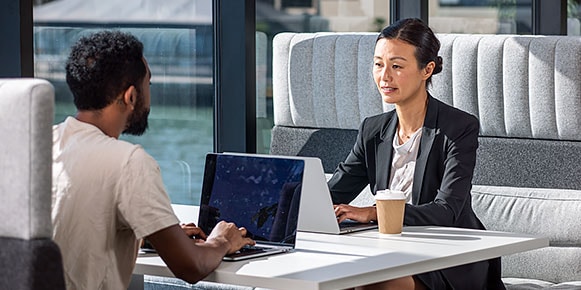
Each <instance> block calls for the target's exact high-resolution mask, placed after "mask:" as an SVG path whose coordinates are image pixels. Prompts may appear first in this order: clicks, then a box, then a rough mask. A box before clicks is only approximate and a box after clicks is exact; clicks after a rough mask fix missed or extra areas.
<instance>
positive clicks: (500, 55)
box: [271, 33, 581, 289]
mask: <svg viewBox="0 0 581 290" xmlns="http://www.w3.org/2000/svg"><path fill="white" fill-rule="evenodd" d="M376 35H377V34H376V33H282V34H279V35H277V36H276V37H275V39H274V41H273V46H274V47H273V49H274V52H273V97H274V116H275V126H274V128H273V132H272V144H271V153H272V154H281V155H302V156H317V157H320V158H321V159H322V161H323V166H324V168H325V171H326V172H327V173H332V172H333V170H334V169H335V167H336V166H337V164H338V163H339V162H340V161H342V160H344V158H345V157H346V156H347V154H348V152H349V150H350V149H351V147H352V145H353V144H354V142H355V137H356V134H357V128H358V125H359V123H360V122H361V121H362V120H363V118H365V117H367V116H370V115H374V114H379V113H381V112H384V111H386V110H390V109H392V107H391V106H389V105H385V104H383V103H382V101H381V97H380V95H379V93H378V91H377V89H376V87H375V84H374V83H373V80H372V76H371V68H372V58H373V47H374V45H375V38H376ZM438 38H439V39H440V41H441V44H442V47H441V50H440V55H441V56H442V58H443V60H444V69H443V71H442V72H441V73H440V74H438V75H435V76H434V77H433V86H432V87H431V88H429V90H430V92H431V94H432V95H433V96H434V97H436V98H438V99H439V100H441V101H444V102H446V103H448V104H451V105H453V106H455V107H458V108H460V109H463V110H465V111H467V112H470V113H472V114H474V115H475V116H477V117H478V118H479V120H480V125H481V129H480V137H479V143H480V147H479V149H478V156H477V166H476V169H475V176H474V180H473V184H474V186H473V189H472V199H473V207H474V210H475V211H476V213H477V215H478V216H479V218H480V219H481V220H482V222H483V223H484V224H485V225H486V227H487V228H488V229H490V230H501V231H510V232H520V233H531V234H540V235H544V236H547V237H549V239H550V246H549V247H547V248H542V249H538V250H533V251H528V252H524V253H519V254H515V255H510V256H505V257H502V267H503V273H502V274H503V281H504V282H505V284H506V286H507V288H508V289H542V288H550V289H581V38H580V37H566V36H551V37H544V36H515V35H457V34H439V35H438ZM364 195H367V197H365V196H364ZM361 196H363V197H361V198H358V200H357V202H359V203H360V202H366V201H367V202H369V192H364V193H362V194H361Z"/></svg>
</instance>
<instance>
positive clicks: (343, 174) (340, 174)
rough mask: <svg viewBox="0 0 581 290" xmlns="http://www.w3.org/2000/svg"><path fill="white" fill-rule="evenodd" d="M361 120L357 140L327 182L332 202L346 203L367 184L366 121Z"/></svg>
mask: <svg viewBox="0 0 581 290" xmlns="http://www.w3.org/2000/svg"><path fill="white" fill-rule="evenodd" d="M367 120H368V119H365V120H363V122H361V125H360V126H359V131H358V133H357V140H356V142H355V145H353V148H352V149H351V151H350V152H349V155H348V156H347V158H346V159H345V161H343V162H341V163H340V164H339V165H338V166H337V169H335V172H334V173H333V176H332V177H331V179H329V181H328V182H327V185H328V186H329V191H330V192H331V198H332V200H333V204H341V203H343V204H347V203H349V202H351V201H352V200H354V199H355V198H356V197H357V195H359V193H360V192H361V191H362V190H363V188H365V186H367V184H369V178H368V175H367V165H366V162H365V148H364V144H365V139H367V138H366V137H365V136H367V135H368V134H367V133H366V132H365V131H366V126H365V124H366V122H367Z"/></svg>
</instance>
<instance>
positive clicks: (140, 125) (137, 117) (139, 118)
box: [123, 96, 149, 136]
mask: <svg viewBox="0 0 581 290" xmlns="http://www.w3.org/2000/svg"><path fill="white" fill-rule="evenodd" d="M138 98H140V96H139V97H138ZM140 100H141V99H138V101H137V104H136V106H135V107H136V109H135V111H133V113H131V115H130V116H129V120H128V121H127V123H128V126H127V128H126V129H125V130H124V131H123V134H129V135H135V136H141V135H143V133H145V131H146V130H147V127H148V123H147V118H148V116H149V108H145V106H143V101H140Z"/></svg>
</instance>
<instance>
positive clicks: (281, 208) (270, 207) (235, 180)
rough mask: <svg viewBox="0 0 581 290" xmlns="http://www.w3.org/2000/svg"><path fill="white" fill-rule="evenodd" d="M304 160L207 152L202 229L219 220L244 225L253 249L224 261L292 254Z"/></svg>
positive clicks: (213, 225) (243, 250)
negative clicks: (253, 244) (290, 252)
mask: <svg viewBox="0 0 581 290" xmlns="http://www.w3.org/2000/svg"><path fill="white" fill-rule="evenodd" d="M304 169H305V162H304V161H303V160H300V159H290V158H280V157H269V156H258V155H250V154H249V155H235V154H219V153H208V154H207V155H206V163H205V168H204V179H203V182H202V193H201V200H200V213H199V218H198V226H199V227H200V228H201V229H202V230H203V231H204V232H205V233H210V232H211V231H212V229H213V228H214V227H215V225H216V224H217V223H218V222H219V221H222V220H224V221H227V222H234V223H235V224H236V225H237V226H239V227H245V228H246V229H247V231H248V234H247V236H248V237H250V238H252V239H254V240H255V241H256V245H255V246H253V247H245V248H243V249H241V250H240V251H238V252H236V253H234V254H230V255H227V256H226V257H224V260H225V261H239V260H244V259H250V258H255V257H262V256H266V255H272V254H278V253H285V252H289V251H292V250H293V249H294V246H295V242H296V234H297V225H298V216H299V205H300V200H301V189H302V182H303V177H304Z"/></svg>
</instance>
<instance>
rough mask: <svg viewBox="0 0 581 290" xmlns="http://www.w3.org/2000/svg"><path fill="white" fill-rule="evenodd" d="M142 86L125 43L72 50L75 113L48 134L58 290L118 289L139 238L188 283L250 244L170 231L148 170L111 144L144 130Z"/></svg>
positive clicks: (137, 58) (224, 228) (226, 230)
mask: <svg viewBox="0 0 581 290" xmlns="http://www.w3.org/2000/svg"><path fill="white" fill-rule="evenodd" d="M150 78H151V72H150V71H149V67H148V64H147V61H146V60H145V58H144V57H143V44H142V43H141V42H140V41H138V40H137V39H136V38H135V37H134V36H132V35H130V34H125V33H121V32H115V31H103V32H98V33H95V34H92V35H89V36H86V37H83V38H81V39H80V40H79V41H78V42H77V43H76V44H75V45H74V46H73V47H72V50H71V53H70V56H69V59H68V61H67V65H66V80H67V84H68V85H69V88H70V90H71V92H72V93H73V97H74V103H75V106H76V108H77V113H76V116H75V117H68V118H67V119H66V120H65V121H64V122H63V123H60V124H58V125H55V126H54V128H53V187H52V193H53V204H52V206H53V207H52V222H53V238H54V240H55V241H56V243H57V244H58V245H59V247H60V249H61V251H62V255H63V261H64V270H65V280H66V284H67V288H68V289H127V287H128V285H129V281H130V279H131V273H132V271H133V267H134V265H135V260H136V258H137V252H138V248H139V244H140V241H141V239H143V238H147V239H148V240H149V241H150V242H151V244H152V245H153V246H154V247H155V249H156V250H157V252H158V254H159V255H160V256H161V258H162V259H163V260H164V261H165V263H166V264H167V265H168V267H169V269H170V270H171V271H172V272H173V273H174V275H175V276H176V277H178V278H181V279H183V280H186V281H188V282H190V283H195V282H197V281H199V280H200V279H202V278H203V277H205V276H206V275H208V274H209V273H210V272H211V271H213V270H214V269H215V268H216V267H217V266H218V265H219V263H220V261H221V259H222V257H223V256H224V255H225V254H227V253H232V252H235V251H237V250H238V249H240V248H241V247H242V246H244V245H247V244H254V241H252V240H251V239H249V238H246V237H245V235H246V230H245V229H244V228H240V229H239V228H238V227H236V225H234V224H232V223H226V222H221V223H219V224H218V226H216V228H215V229H214V230H213V231H212V232H211V233H210V234H209V235H207V236H206V234H205V233H203V232H202V231H201V230H200V229H199V228H197V227H195V226H194V225H193V224H189V225H187V226H184V228H182V227H180V225H179V221H178V219H177V217H176V216H175V214H174V213H173V211H172V208H171V205H170V200H169V198H168V196H167V193H166V192H165V189H164V186H163V183H162V179H161V174H160V170H159V166H158V164H157V162H156V161H155V160H154V159H153V158H152V157H151V156H150V155H149V154H147V153H146V152H145V151H144V149H143V148H142V147H141V146H139V145H134V144H131V143H129V142H125V141H121V140H118V138H119V135H120V134H121V133H127V134H134V135H141V134H143V133H144V132H145V131H146V129H147V118H148V114H149V106H150V88H149V86H150V83H149V81H150ZM190 237H196V239H195V240H194V239H192V238H190Z"/></svg>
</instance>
